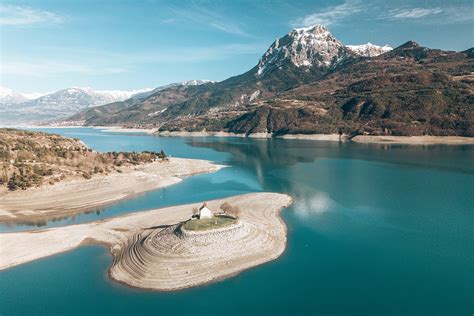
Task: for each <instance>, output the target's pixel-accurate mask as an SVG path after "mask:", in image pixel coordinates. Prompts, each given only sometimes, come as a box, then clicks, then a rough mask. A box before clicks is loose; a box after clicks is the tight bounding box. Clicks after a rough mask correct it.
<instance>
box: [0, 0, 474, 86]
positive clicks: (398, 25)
mask: <svg viewBox="0 0 474 316" xmlns="http://www.w3.org/2000/svg"><path fill="white" fill-rule="evenodd" d="M473 12H474V1H472V0H467V1H455V0H454V1H426V0H425V1H400V0H393V1H377V0H368V1H362V0H359V1H358V0H347V1H327V0H326V1H325V0H312V1H307V0H288V1H278V0H274V1H270V0H261V1H244V0H241V1H239V0H234V1H231V0H228V1H224V0H221V1H218V0H215V1H211V0H208V1H204V0H203V1H185V0H181V1H159V0H156V1H155V0H148V1H139V0H129V1H118V0H114V1H112V0H100V1H97V0H95V1H92V0H91V1H88V0H84V1H78V0H77V1H69V0H61V1H60V0H56V1H48V0H44V1H21V0H17V1H8V0H3V1H2V2H1V4H0V43H1V48H0V53H1V55H0V58H1V69H0V74H1V85H2V86H6V87H9V88H13V89H15V90H18V91H20V92H34V91H43V92H44V91H55V90H59V89H63V88H66V87H71V86H89V87H93V88H95V89H122V90H132V89H139V88H144V87H157V86H160V85H163V84H167V83H171V82H176V81H182V80H190V79H210V80H223V79H225V78H227V77H229V76H233V75H237V74H240V73H243V72H245V71H247V70H248V69H250V68H252V67H253V66H254V65H255V64H256V63H257V62H258V59H259V58H260V56H261V55H262V54H263V53H264V51H265V50H266V48H267V47H268V46H269V45H270V44H271V43H272V42H273V41H274V40H275V39H276V38H277V37H281V36H283V35H284V34H286V33H288V32H289V31H290V30H291V29H292V28H294V27H302V26H309V25H312V24H318V23H321V24H324V25H326V26H327V27H328V28H329V29H330V31H331V32H332V33H333V34H334V35H335V36H336V37H337V38H339V39H340V40H341V41H342V42H343V43H345V44H362V43H366V42H369V41H370V42H372V43H375V44H379V45H382V44H389V45H391V46H393V47H395V46H398V45H400V44H402V43H404V42H406V41H408V40H415V41H417V42H419V43H420V44H422V45H423V46H428V47H432V48H441V49H447V50H464V49H467V48H469V47H472V46H474V33H473V32H474V31H473V30H474V14H473Z"/></svg>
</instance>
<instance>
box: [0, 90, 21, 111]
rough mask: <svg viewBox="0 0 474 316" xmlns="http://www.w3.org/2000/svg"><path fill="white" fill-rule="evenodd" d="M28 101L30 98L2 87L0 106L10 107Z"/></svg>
mask: <svg viewBox="0 0 474 316" xmlns="http://www.w3.org/2000/svg"><path fill="white" fill-rule="evenodd" d="M25 101H28V98H27V97H25V96H24V95H22V94H21V93H19V92H16V91H14V90H12V89H9V88H5V87H0V105H2V106H10V105H14V104H18V103H21V102H25Z"/></svg>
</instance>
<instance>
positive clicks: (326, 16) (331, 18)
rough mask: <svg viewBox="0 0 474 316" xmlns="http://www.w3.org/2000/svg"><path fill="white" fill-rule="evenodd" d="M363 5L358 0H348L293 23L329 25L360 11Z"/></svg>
mask: <svg viewBox="0 0 474 316" xmlns="http://www.w3.org/2000/svg"><path fill="white" fill-rule="evenodd" d="M361 10H362V6H361V5H360V4H359V2H357V1H346V2H344V3H343V4H340V5H336V6H331V7H327V8H325V9H323V10H320V11H318V12H315V13H312V14H308V15H305V16H303V17H300V18H298V19H296V20H294V21H293V22H292V23H291V24H292V25H293V26H295V27H301V26H305V27H306V26H312V25H315V24H322V25H326V26H329V25H331V24H336V23H337V22H339V21H341V20H343V19H345V18H346V17H348V16H350V15H353V14H355V13H358V12H360V11H361Z"/></svg>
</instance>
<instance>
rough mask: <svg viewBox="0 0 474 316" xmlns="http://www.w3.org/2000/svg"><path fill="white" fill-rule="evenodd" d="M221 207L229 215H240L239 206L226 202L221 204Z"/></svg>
mask: <svg viewBox="0 0 474 316" xmlns="http://www.w3.org/2000/svg"><path fill="white" fill-rule="evenodd" d="M220 209H221V210H222V212H224V213H225V214H227V215H230V216H232V217H234V218H238V217H239V216H240V208H239V207H238V206H232V205H230V204H229V203H227V202H225V203H224V204H222V205H221V207H220Z"/></svg>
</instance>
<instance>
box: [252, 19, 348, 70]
mask: <svg viewBox="0 0 474 316" xmlns="http://www.w3.org/2000/svg"><path fill="white" fill-rule="evenodd" d="M350 55H351V54H350V52H349V51H348V49H347V48H346V46H344V44H342V43H341V42H340V41H339V40H338V39H337V38H335V37H334V36H333V35H332V34H331V33H330V32H329V31H328V29H327V28H326V27H324V26H322V25H315V26H312V27H306V28H295V29H293V30H292V31H291V32H290V33H288V34H287V35H285V36H284V37H282V38H279V39H277V40H276V41H275V42H273V44H272V45H271V46H270V48H268V50H267V51H266V52H265V54H264V55H263V56H262V58H261V59H260V61H259V63H258V68H257V76H262V75H264V74H265V73H267V72H269V71H270V70H271V69H275V68H280V67H281V66H283V65H284V64H285V63H287V62H291V63H292V64H293V65H294V66H296V67H322V68H330V67H332V66H333V65H335V64H337V63H339V62H340V61H341V60H343V59H345V58H347V57H348V56H350Z"/></svg>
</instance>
